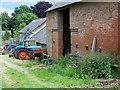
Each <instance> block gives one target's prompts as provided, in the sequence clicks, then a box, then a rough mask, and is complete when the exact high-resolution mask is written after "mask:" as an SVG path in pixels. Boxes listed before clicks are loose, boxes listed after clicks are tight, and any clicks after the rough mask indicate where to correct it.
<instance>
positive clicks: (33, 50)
mask: <svg viewBox="0 0 120 90" xmlns="http://www.w3.org/2000/svg"><path fill="white" fill-rule="evenodd" d="M45 50H46V49H45V48H42V46H36V44H35V41H34V40H33V39H27V40H24V42H23V45H20V46H16V47H15V50H14V57H15V58H18V59H21V60H28V59H34V57H41V55H42V53H43V52H44V51H45Z"/></svg>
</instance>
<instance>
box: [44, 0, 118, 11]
mask: <svg viewBox="0 0 120 90" xmlns="http://www.w3.org/2000/svg"><path fill="white" fill-rule="evenodd" d="M78 2H120V0H77V1H73V2H58V3H56V4H54V5H53V6H52V7H51V8H49V9H48V10H46V12H49V11H53V10H56V9H59V8H63V7H66V6H69V5H72V4H75V3H78Z"/></svg>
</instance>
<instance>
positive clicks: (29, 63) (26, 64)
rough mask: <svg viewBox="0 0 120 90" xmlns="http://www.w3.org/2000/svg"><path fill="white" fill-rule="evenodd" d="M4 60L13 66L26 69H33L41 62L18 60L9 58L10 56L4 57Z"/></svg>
mask: <svg viewBox="0 0 120 90" xmlns="http://www.w3.org/2000/svg"><path fill="white" fill-rule="evenodd" d="M2 57H3V59H5V60H7V61H9V62H12V63H13V64H16V65H19V66H24V67H32V66H34V65H39V64H40V61H38V60H18V59H15V58H14V57H11V58H9V57H8V55H5V56H2Z"/></svg>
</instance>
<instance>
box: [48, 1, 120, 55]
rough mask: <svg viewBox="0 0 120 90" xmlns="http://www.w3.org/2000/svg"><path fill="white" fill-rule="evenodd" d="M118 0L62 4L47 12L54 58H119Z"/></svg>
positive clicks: (51, 49)
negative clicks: (73, 55)
mask: <svg viewBox="0 0 120 90" xmlns="http://www.w3.org/2000/svg"><path fill="white" fill-rule="evenodd" d="M119 10H120V9H119V0H97V2H96V0H83V1H79V2H59V3H56V4H54V5H53V6H52V7H51V8H49V9H48V10H47V37H49V38H48V41H47V43H48V44H47V51H48V54H49V55H50V56H51V57H58V56H64V55H65V54H66V53H68V52H69V53H78V54H80V55H81V54H85V53H87V52H91V51H99V52H107V53H114V54H119V55H120V28H119V26H120V23H119V20H120V17H119Z"/></svg>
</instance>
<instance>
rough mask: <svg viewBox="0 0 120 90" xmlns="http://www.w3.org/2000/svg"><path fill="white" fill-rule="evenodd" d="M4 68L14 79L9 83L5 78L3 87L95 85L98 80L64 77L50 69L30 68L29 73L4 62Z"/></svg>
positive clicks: (10, 77) (11, 78)
mask: <svg viewBox="0 0 120 90" xmlns="http://www.w3.org/2000/svg"><path fill="white" fill-rule="evenodd" d="M3 66H4V69H5V70H7V72H6V73H5V74H6V76H8V77H9V79H10V80H12V82H13V83H11V84H10V85H8V83H7V82H6V81H5V80H4V82H3V88H50V87H51V88H56V87H57V88H60V87H61V88H63V87H81V86H84V85H91V84H92V85H95V83H96V80H93V79H91V78H87V79H75V78H70V77H67V76H66V77H64V76H62V75H59V74H56V73H53V72H50V71H49V70H48V69H35V70H30V71H29V73H28V74H25V73H24V72H19V71H18V70H15V69H13V68H9V67H8V66H6V65H5V64H3ZM33 77H34V78H33Z"/></svg>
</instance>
